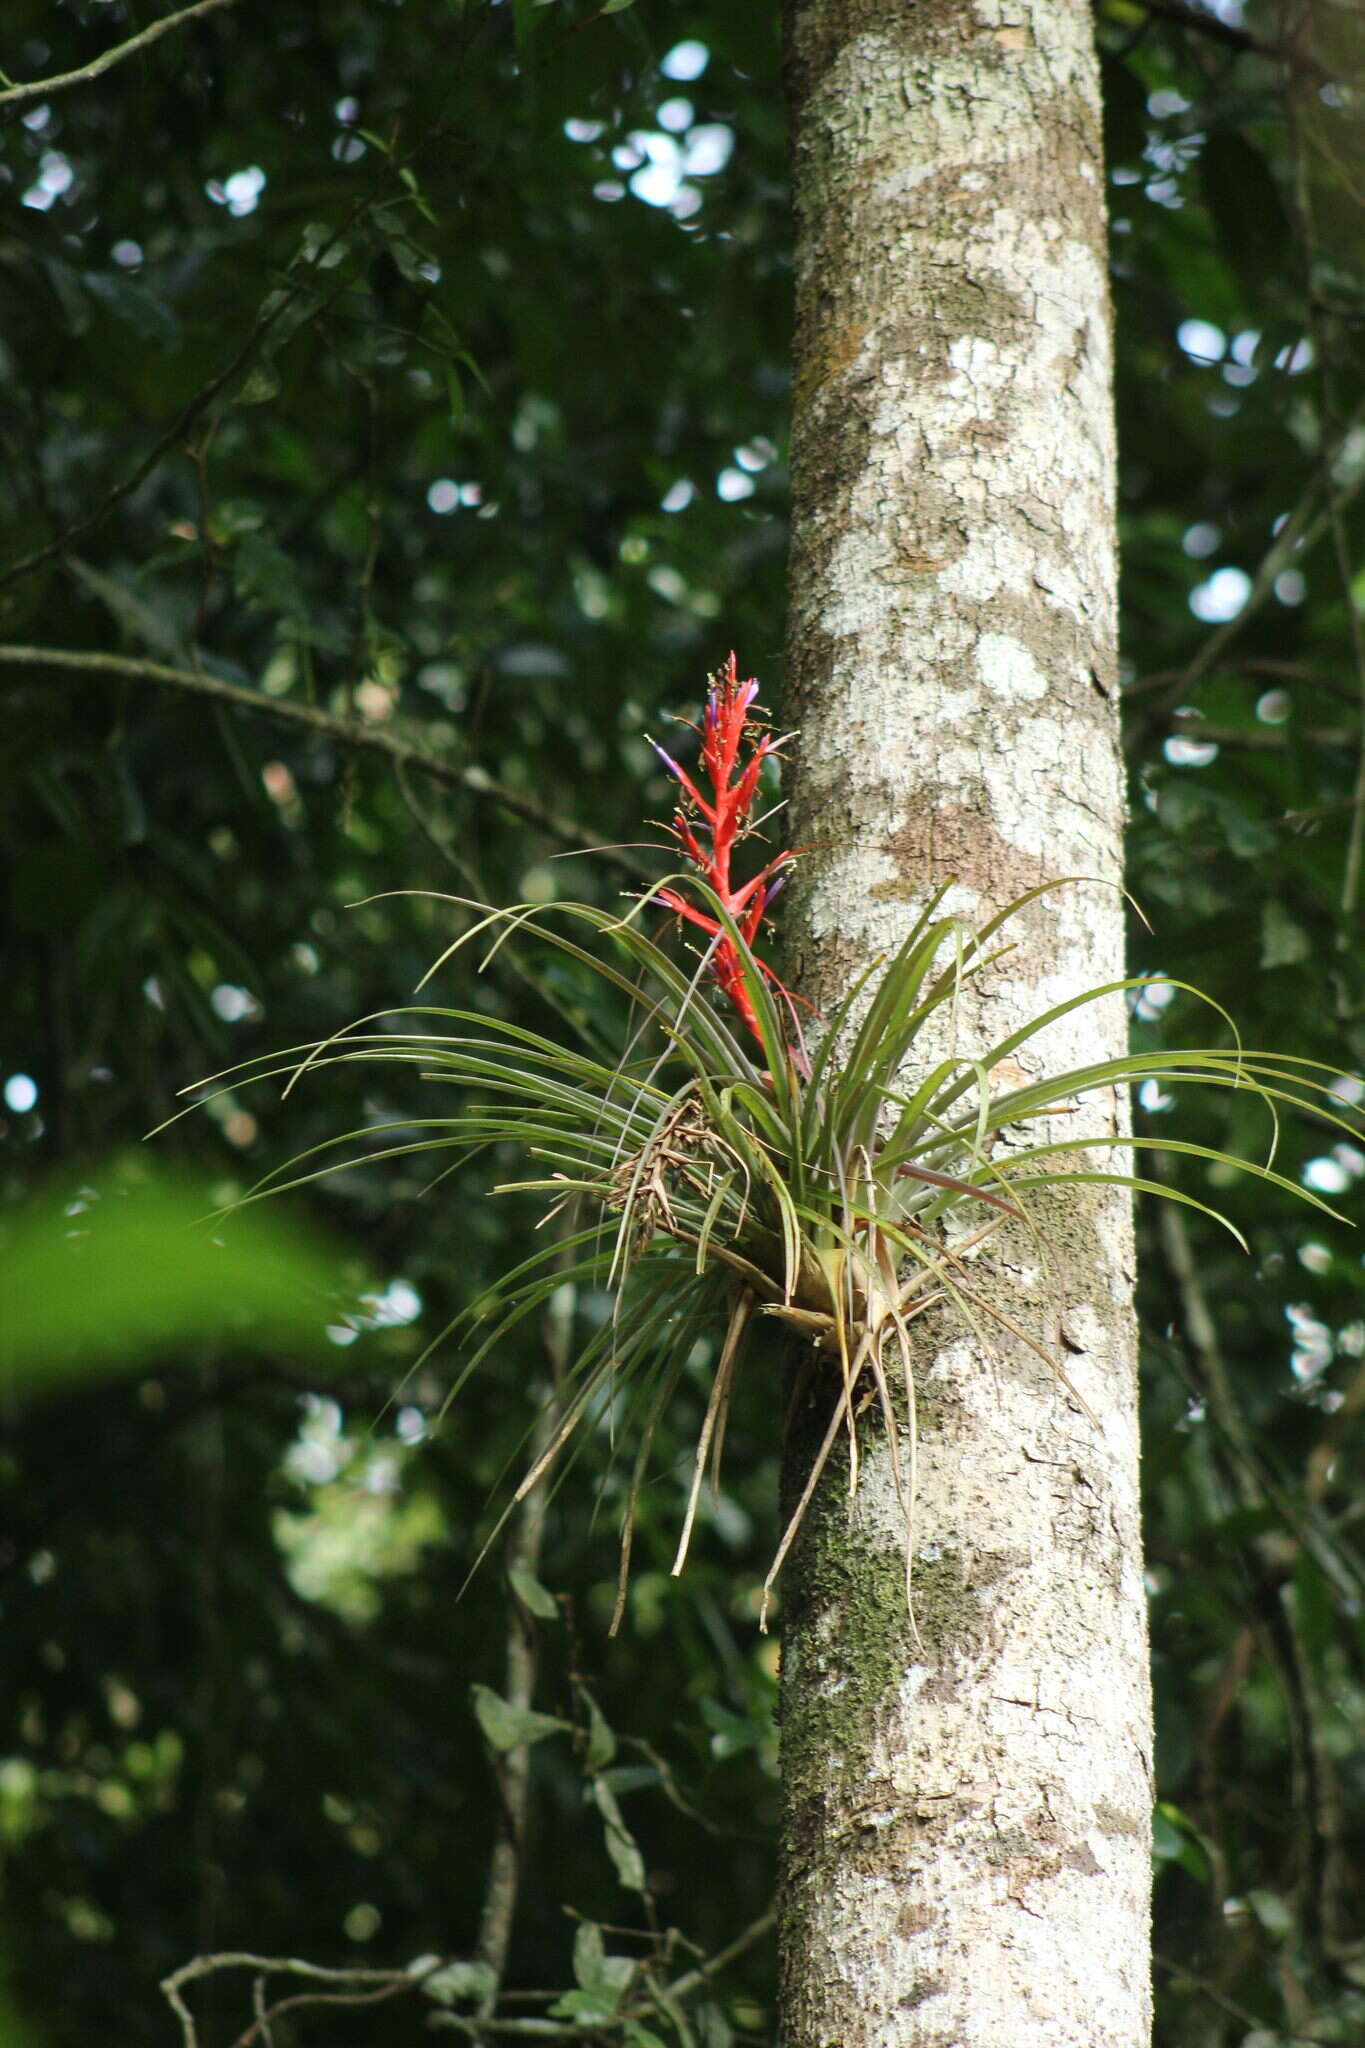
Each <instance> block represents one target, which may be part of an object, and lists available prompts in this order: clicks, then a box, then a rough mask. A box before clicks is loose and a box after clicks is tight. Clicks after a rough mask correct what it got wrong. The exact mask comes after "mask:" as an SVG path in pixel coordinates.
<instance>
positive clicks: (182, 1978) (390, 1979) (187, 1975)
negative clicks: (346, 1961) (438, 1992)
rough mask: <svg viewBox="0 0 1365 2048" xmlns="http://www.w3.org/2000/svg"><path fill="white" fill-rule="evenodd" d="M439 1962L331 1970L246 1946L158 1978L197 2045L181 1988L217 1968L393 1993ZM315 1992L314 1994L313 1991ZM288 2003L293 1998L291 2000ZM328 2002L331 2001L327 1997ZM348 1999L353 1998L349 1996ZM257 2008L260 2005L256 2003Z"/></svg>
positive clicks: (194, 2047)
mask: <svg viewBox="0 0 1365 2048" xmlns="http://www.w3.org/2000/svg"><path fill="white" fill-rule="evenodd" d="M440 1967H441V1965H440V1964H439V1963H436V1962H433V1963H432V1964H431V1966H430V1968H429V1969H423V1970H420V1971H417V1970H414V1971H408V1970H330V1969H327V1968H326V1967H324V1965H323V1964H321V1963H307V1962H304V1961H303V1960H302V1959H301V1958H300V1957H298V1956H258V1955H253V1954H252V1953H251V1952H250V1951H249V1950H246V1951H243V1950H239V1949H234V1950H229V1951H226V1952H225V1953H223V1954H222V1955H213V1956H195V1957H194V1958H193V1960H192V1961H190V1962H188V1963H182V1964H181V1966H180V1968H179V1969H178V1970H173V1971H172V1972H171V1974H170V1976H169V1977H163V1978H162V1980H161V1990H162V1994H163V1996H164V1997H165V1999H166V2002H167V2004H168V2005H169V2006H170V2008H171V2011H172V2012H173V2013H174V2014H175V2016H176V2018H177V2019H178V2020H179V2022H180V2031H181V2036H182V2039H183V2041H184V2044H185V2048H198V2041H199V2037H198V2034H197V2033H196V2031H195V2025H194V2016H193V2014H192V2013H191V2012H190V2009H189V2007H188V2006H187V2005H186V2003H185V2000H184V1996H183V1993H184V1989H185V1986H186V1985H187V1984H193V1983H195V1982H197V1980H198V1979H199V1978H201V1977H211V1976H213V1975H215V1973H216V1972H217V1971H219V1970H254V1971H255V1973H256V1975H257V1976H258V1977H260V1978H266V1977H303V1978H305V1979H307V1980H308V1982H310V1983H313V1984H328V1985H331V1986H333V1987H334V1988H335V1989H336V1990H342V1989H344V1987H346V1986H350V1987H352V1988H353V1989H354V1988H358V1989H360V1990H361V1991H362V1992H364V1993H365V1994H366V1995H373V1993H374V1991H375V1990H376V1989H377V1990H381V1991H384V1992H385V1993H387V1994H388V1995H389V1996H392V1995H393V1994H394V1993H396V1992H397V1991H399V1990H402V1989H405V1988H407V1987H411V1988H413V1989H414V1990H415V1989H417V1988H418V1987H420V1986H421V1985H422V1984H423V1983H424V1982H425V1980H426V1978H427V1977H429V1976H431V1975H433V1974H434V1972H435V1971H436V1970H437V1969H439V1968H440ZM315 1996H316V1994H315ZM290 2002H291V2003H292V2002H293V2001H290ZM328 2002H331V2000H330V1999H329V2001H328ZM347 2002H348V2003H351V2002H353V2001H352V2000H350V1999H348V2000H347ZM279 2009H280V2008H279V2007H278V2006H276V2007H274V2008H273V2009H272V2010H270V2011H267V2012H266V2013H264V2014H262V2015H261V2018H263V2019H264V2020H265V2021H266V2023H267V2024H268V2023H269V2020H270V2019H271V2018H272V2017H273V2015H274V2013H277V2012H278V2011H279ZM258 2011H259V2005H258ZM259 2026H260V2019H258V2020H257V2021H255V2022H254V2023H253V2025H252V2028H251V2031H250V2034H249V2035H248V2036H245V2037H243V2040H242V2041H241V2042H239V2043H236V2044H234V2048H245V2041H246V2040H247V2039H251V2038H254V2037H255V2036H256V2034H257V2030H258V2028H259Z"/></svg>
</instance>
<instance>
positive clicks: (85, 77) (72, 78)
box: [0, 0, 235, 107]
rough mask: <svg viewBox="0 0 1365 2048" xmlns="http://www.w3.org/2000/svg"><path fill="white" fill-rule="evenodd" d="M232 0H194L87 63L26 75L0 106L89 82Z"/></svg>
mask: <svg viewBox="0 0 1365 2048" xmlns="http://www.w3.org/2000/svg"><path fill="white" fill-rule="evenodd" d="M234 4H235V0H194V5H193V6H192V7H182V8H181V10H180V12H179V13H178V14H168V15H166V17H165V18H164V20H161V21H154V22H152V23H151V24H150V25H149V26H148V27H147V28H144V29H141V30H139V32H138V33H137V35H135V36H129V38H128V40H127V42H126V43H116V44H115V45H114V47H113V49H112V50H106V51H105V52H104V53H103V55H102V56H99V57H95V58H92V60H91V62H90V63H89V64H82V65H81V66H80V67H79V69H78V70H75V71H59V72H56V73H54V75H53V76H52V77H51V78H34V79H30V80H29V81H28V83H27V84H26V85H12V86H10V87H9V89H8V90H7V91H5V92H0V107H21V106H23V105H24V104H25V102H26V101H28V100H45V99H47V98H49V97H50V96H51V94H53V93H54V92H66V91H67V90H68V89H69V88H70V87H71V86H73V85H89V84H90V83H91V82H92V81H93V80H94V79H96V78H103V76H104V74H105V72H106V71H112V70H113V68H114V66H115V65H116V64H122V63H123V62H124V61H125V59H127V58H129V57H136V56H137V55H138V54H139V53H140V52H141V51H143V50H148V49H150V48H151V46H152V44H153V43H159V42H160V41H161V38H162V37H163V36H168V35H169V34H170V33H171V31H172V29H177V28H183V27H184V26H185V24H186V22H187V21H196V20H198V19H200V18H201V17H202V16H203V15H205V14H215V13H217V12H218V10H219V9H220V8H223V7H231V6H233V5H234Z"/></svg>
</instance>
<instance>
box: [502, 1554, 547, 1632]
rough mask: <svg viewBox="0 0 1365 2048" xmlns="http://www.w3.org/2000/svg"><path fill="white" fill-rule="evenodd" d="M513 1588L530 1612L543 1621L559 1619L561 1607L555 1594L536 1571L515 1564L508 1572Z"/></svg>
mask: <svg viewBox="0 0 1365 2048" xmlns="http://www.w3.org/2000/svg"><path fill="white" fill-rule="evenodd" d="M507 1576H508V1578H509V1579H510V1580H511V1582H512V1590H513V1592H514V1593H515V1594H516V1596H517V1598H518V1600H520V1602H521V1604H522V1606H523V1607H525V1608H526V1609H527V1610H528V1612H529V1613H531V1614H534V1615H536V1616H537V1617H538V1618H539V1619H540V1620H541V1621H558V1620H559V1607H558V1605H557V1603H556V1601H555V1596H554V1594H553V1593H551V1592H550V1591H549V1589H548V1587H545V1586H542V1585H541V1583H540V1580H539V1579H538V1578H537V1577H536V1575H535V1573H534V1572H528V1571H527V1570H526V1569H525V1567H524V1566H523V1565H518V1564H514V1565H513V1566H512V1568H511V1570H510V1571H509V1572H508V1574H507Z"/></svg>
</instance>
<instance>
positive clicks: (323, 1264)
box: [0, 1165, 341, 1392]
mask: <svg viewBox="0 0 1365 2048" xmlns="http://www.w3.org/2000/svg"><path fill="white" fill-rule="evenodd" d="M212 1208H213V1204H212V1201H211V1198H210V1196H209V1194H208V1191H207V1189H206V1187H205V1186H204V1185H202V1184H199V1185H196V1184H194V1183H192V1182H188V1181H183V1180H177V1179H176V1178H175V1177H174V1176H172V1175H169V1174H150V1173H147V1172H145V1171H139V1170H137V1169H136V1168H131V1169H130V1168H128V1167H120V1166H117V1165H112V1166H105V1167H101V1168H94V1169H92V1170H91V1172H90V1173H89V1174H88V1175H87V1176H86V1177H85V1178H84V1179H83V1180H82V1181H81V1183H80V1184H79V1186H68V1187H67V1188H66V1189H65V1190H63V1192H61V1193H60V1194H58V1193H54V1192H53V1191H51V1190H49V1191H48V1192H47V1193H46V1194H45V1195H44V1196H42V1197H41V1198H39V1199H37V1200H34V1201H32V1202H30V1203H28V1204H26V1205H25V1206H24V1207H23V1208H22V1209H17V1210H13V1211H11V1212H9V1213H8V1214H7V1215H3V1216H0V1386H4V1387H6V1388H10V1389H19V1390H23V1391H25V1392H39V1391H45V1390H46V1389H47V1388H49V1387H52V1386H57V1385H60V1384H63V1383H65V1382H67V1381H69V1380H70V1379H72V1378H73V1377H75V1376H76V1375H78V1374H87V1373H107V1372H112V1371H116V1370H119V1369H125V1370H126V1369H130V1368H133V1367H136V1366H138V1365H141V1364H144V1363H146V1362H147V1361H149V1360H150V1359H153V1358H155V1359H158V1360H160V1359H164V1358H167V1357H168V1356H171V1355H173V1354H174V1353H175V1352H176V1351H178V1350H179V1349H180V1348H181V1347H183V1346H185V1345H192V1344H207V1343H213V1344H230V1345H233V1346H235V1347H238V1348H241V1347H246V1348H250V1349H254V1350H263V1349H265V1350H274V1349H278V1348H287V1349H289V1350H291V1351H293V1352H294V1353H295V1354H297V1355H303V1356H306V1357H311V1358H313V1359H315V1360H319V1361H321V1360H323V1359H329V1358H331V1357H333V1356H334V1355H335V1354H334V1353H333V1352H332V1351H331V1347H330V1346H329V1344H328V1342H327V1339H326V1336H325V1329H324V1325H325V1323H326V1322H327V1320H328V1317H329V1312H330V1314H331V1316H332V1319H333V1320H335V1313H336V1312H335V1304H336V1301H337V1274H338V1269H339V1266H340V1262H341V1255H340V1254H339V1253H338V1252H337V1251H335V1250H333V1249H330V1248H329V1247H328V1246H327V1245H326V1244H325V1242H324V1241H323V1240H322V1239H321V1238H319V1237H317V1236H316V1235H314V1234H313V1233H311V1232H309V1231H307V1230H305V1229H304V1228H303V1227H302V1226H301V1225H299V1224H297V1223H295V1222H290V1221H289V1220H287V1219H286V1217H285V1216H284V1215H283V1214H282V1213H281V1211H280V1210H278V1209H272V1210H271V1212H270V1214H269V1217H268V1218H267V1217H266V1215H265V1214H264V1213H263V1212H262V1211H260V1210H256V1209H253V1210H248V1211H245V1212H243V1213H241V1214H238V1215H235V1216H231V1217H228V1218H226V1219H220V1220H215V1221H213V1222H212V1223H210V1222H208V1221H206V1220H205V1219H206V1218H207V1217H208V1216H209V1215H210V1214H211V1212H212Z"/></svg>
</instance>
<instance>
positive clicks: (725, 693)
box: [650, 654, 808, 1073]
mask: <svg viewBox="0 0 1365 2048" xmlns="http://www.w3.org/2000/svg"><path fill="white" fill-rule="evenodd" d="M708 685H709V686H708V688H707V692H706V707H705V710H704V712H703V714H702V723H701V768H702V777H703V778H704V780H705V781H706V782H707V783H709V785H710V791H711V794H710V797H709V799H708V798H707V797H705V796H703V795H702V792H701V790H700V789H699V788H698V786H697V784H696V783H695V782H694V781H693V779H692V777H691V776H690V775H689V774H688V773H687V772H686V770H685V769H683V768H680V767H679V765H678V763H677V762H676V761H675V760H674V759H673V757H672V755H671V754H666V753H665V752H664V750H663V748H662V747H661V746H659V745H658V744H657V743H656V742H655V741H654V740H651V741H650V745H651V746H652V747H653V748H654V751H655V753H656V754H657V755H658V756H659V759H660V760H661V761H662V762H663V764H664V766H665V768H667V770H668V772H669V774H670V775H671V776H672V777H673V779H674V780H675V781H676V782H677V783H678V785H679V787H680V788H681V790H682V793H683V801H682V802H681V803H680V804H679V806H678V809H677V811H676V812H675V814H674V819H673V823H672V825H671V826H670V827H669V830H670V831H671V832H672V835H673V838H674V839H675V840H676V842H677V844H678V848H679V851H680V852H681V853H682V855H683V858H684V859H685V860H686V861H687V863H688V865H689V866H691V867H693V868H695V869H696V871H697V873H698V874H699V875H701V876H703V877H704V878H705V880H706V882H707V883H708V884H709V885H710V887H711V888H712V889H713V890H714V892H715V894H716V895H717V896H718V897H719V898H720V900H721V902H722V903H723V904H724V905H725V908H726V910H727V911H728V912H729V914H730V916H731V918H732V919H733V920H734V922H735V924H736V925H737V926H738V928H739V931H740V933H741V934H742V936H743V939H744V942H745V944H746V945H748V946H750V947H752V946H753V944H754V942H755V940H756V939H757V937H758V933H759V929H760V927H761V925H762V923H763V919H764V917H765V915H766V913H767V909H768V906H769V904H770V903H771V902H772V900H773V898H774V897H775V896H776V894H777V892H778V890H779V889H780V888H781V887H782V884H783V883H784V881H785V880H786V873H785V870H786V867H787V864H788V863H789V862H790V861H792V860H794V859H795V858H796V856H795V854H794V853H792V852H790V851H784V852H782V853H779V854H777V855H776V856H775V857H774V858H773V859H772V860H770V861H769V862H768V863H767V865H766V866H765V867H763V868H761V869H760V870H759V872H758V873H757V874H756V875H753V876H751V877H750V879H749V880H748V881H747V882H744V883H742V884H741V885H740V886H739V887H735V886H734V885H733V884H732V882H731V879H730V861H731V856H732V854H733V852H734V849H735V846H736V844H737V843H738V841H739V840H741V839H743V838H744V837H745V836H746V835H747V834H748V833H749V832H750V831H752V830H753V829H754V823H753V818H752V816H751V813H752V810H753V803H754V798H755V796H756V795H757V793H758V783H759V777H760V776H761V774H762V772H763V763H764V761H765V760H768V759H771V758H775V757H776V756H777V755H778V753H779V751H780V749H781V746H782V741H781V740H774V739H773V737H772V735H771V734H770V733H768V732H765V731H755V730H754V729H753V728H754V726H755V724H756V721H755V720H753V719H751V717H750V713H751V712H752V710H753V706H754V701H755V699H756V698H757V696H758V684H757V683H756V682H755V681H753V680H752V679H750V680H749V681H747V682H743V683H742V682H740V680H739V676H738V673H737V671H736V667H735V657H734V655H733V654H731V656H730V658H729V660H728V661H727V662H726V664H725V666H724V668H722V669H718V670H717V671H716V673H715V674H714V675H712V676H710V677H709V678H708ZM693 729H694V730H695V728H693ZM746 746H747V748H748V750H749V751H748V756H747V759H744V760H743V761H741V756H742V755H743V754H744V752H745V749H746ZM699 827H700V828H704V829H705V830H707V831H709V833H710V837H711V843H710V848H709V850H708V849H707V848H706V847H704V846H703V844H702V842H701V841H700V840H699V839H698V837H697V829H698V828H699ZM779 869H781V870H783V872H782V873H779V872H778V870H779ZM658 900H659V902H660V903H662V904H663V905H664V906H665V907H666V908H667V909H669V910H671V911H672V912H673V913H674V915H675V916H677V917H680V918H682V919H683V921H684V922H685V923H687V924H690V925H694V926H695V927H696V928H697V929H698V930H699V931H702V932H705V933H706V934H707V936H708V938H709V939H710V940H711V941H712V945H711V950H710V956H709V959H708V962H707V971H708V973H709V974H710V975H711V978H712V980H713V981H715V982H716V983H717V985H718V986H719V988H720V989H721V990H722V992H723V993H724V994H725V995H726V996H727V997H728V998H729V1000H730V1002H731V1003H733V1005H734V1007H735V1009H736V1011H737V1012H738V1013H739V1016H740V1018H741V1019H742V1021H743V1023H744V1025H745V1027H746V1028H747V1029H748V1030H749V1031H750V1032H751V1033H752V1035H753V1036H754V1037H755V1038H756V1039H757V1040H758V1041H759V1043H760V1045H761V1044H762V1042H763V1037H762V1033H761V1032H760V1030H759V1028H758V1018H757V1016H756V1014H755V1012H754V1006H753V1003H752V1002H751V1001H750V998H749V993H748V990H747V989H746V988H745V986H744V970H743V967H742V965H741V962H740V955H739V951H738V949H737V947H736V945H735V942H734V940H733V939H732V938H730V936H729V934H728V933H727V931H726V929H725V926H724V925H723V924H721V923H720V921H719V920H718V919H717V918H714V917H710V916H708V915H707V913H706V912H705V911H702V910H698V909H696V908H695V907H694V906H693V905H692V904H690V903H688V902H685V901H684V899H683V898H682V897H681V896H679V895H678V893H677V891H676V890H673V889H661V890H660V891H659V896H658ZM757 964H758V967H759V970H760V972H761V973H762V974H763V975H764V977H765V978H766V980H767V981H768V982H769V983H771V985H772V987H773V988H774V989H775V990H776V991H777V992H778V994H779V995H781V997H782V999H783V1001H784V1002H785V1004H786V1005H787V1008H788V1010H789V1011H793V1014H794V1004H795V1002H796V998H795V997H794V996H793V995H792V994H791V992H790V990H788V989H786V988H784V987H783V985H782V983H781V982H780V981H779V980H778V978H777V976H776V975H775V974H774V973H773V970H772V968H771V967H769V966H768V964H767V962H766V961H764V960H759V961H758V962H757ZM797 1036H798V1041H799V1033H798V1034H797ZM789 1051H790V1055H791V1058H792V1060H793V1061H794V1063H795V1065H796V1067H797V1070H798V1071H799V1072H802V1073H804V1072H806V1071H808V1069H807V1064H806V1060H805V1058H804V1055H803V1053H802V1051H801V1048H800V1045H799V1042H798V1043H797V1044H795V1045H791V1046H789Z"/></svg>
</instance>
